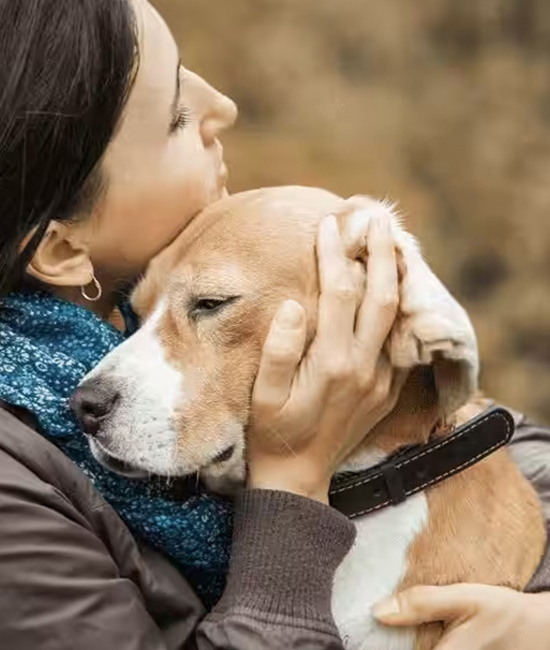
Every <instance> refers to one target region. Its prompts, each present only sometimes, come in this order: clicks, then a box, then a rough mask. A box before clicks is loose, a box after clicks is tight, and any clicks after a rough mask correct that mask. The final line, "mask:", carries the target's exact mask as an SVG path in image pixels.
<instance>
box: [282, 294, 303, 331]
mask: <svg viewBox="0 0 550 650" xmlns="http://www.w3.org/2000/svg"><path fill="white" fill-rule="evenodd" d="M302 318H303V310H302V308H301V307H300V305H299V304H298V303H297V302H296V301H295V300H287V301H286V302H285V303H284V304H283V306H282V307H281V308H280V309H279V311H278V312H277V323H278V324H279V325H282V326H283V327H288V328H296V327H298V326H299V325H301V323H302Z"/></svg>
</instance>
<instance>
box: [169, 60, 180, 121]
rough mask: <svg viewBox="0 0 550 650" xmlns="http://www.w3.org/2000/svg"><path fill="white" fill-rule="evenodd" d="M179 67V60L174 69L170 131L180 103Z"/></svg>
mask: <svg viewBox="0 0 550 650" xmlns="http://www.w3.org/2000/svg"><path fill="white" fill-rule="evenodd" d="M181 66H182V63H181V59H178V65H177V68H176V93H175V95H174V99H173V100H172V112H171V116H172V119H171V120H170V129H171V128H172V126H173V124H174V123H175V122H176V120H177V117H178V106H179V103H180V92H181V81H180V76H181V75H180V73H181Z"/></svg>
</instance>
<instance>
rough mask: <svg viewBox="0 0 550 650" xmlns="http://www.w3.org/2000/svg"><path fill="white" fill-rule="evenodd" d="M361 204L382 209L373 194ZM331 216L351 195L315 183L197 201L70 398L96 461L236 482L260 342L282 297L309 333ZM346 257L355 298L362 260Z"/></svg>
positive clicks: (212, 482)
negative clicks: (133, 326) (320, 251)
mask: <svg viewBox="0 0 550 650" xmlns="http://www.w3.org/2000/svg"><path fill="white" fill-rule="evenodd" d="M372 209H384V207H383V206H382V204H380V203H377V202H374V201H373V202H372ZM346 211H347V212H346ZM367 212H368V209H367ZM331 213H339V214H341V215H342V217H341V219H342V220H345V219H353V218H355V216H354V215H353V205H352V204H349V203H346V201H344V200H343V199H341V198H339V197H337V196H335V195H333V194H331V193H329V192H326V191H323V190H318V189H310V188H298V187H287V188H276V189H275V188H274V189H267V190H256V191H251V192H247V193H243V194H237V195H233V196H232V197H229V198H227V199H224V200H222V201H220V202H218V203H216V204H214V205H212V206H210V207H209V208H207V209H206V210H205V211H204V212H203V213H202V214H201V215H199V217H197V219H196V220H195V221H194V222H192V223H191V224H190V225H189V226H188V228H187V229H186V230H185V231H184V233H183V234H182V235H181V236H180V237H179V238H178V240H177V241H176V242H174V244H172V246H171V247H169V248H168V249H167V250H166V251H165V252H164V253H162V254H161V255H160V256H159V257H158V258H157V259H156V260H154V262H153V263H152V264H151V266H150V268H149V270H148V272H147V274H146V276H145V278H144V279H143V281H142V282H141V283H140V285H139V286H138V287H137V289H136V291H135V293H134V296H133V299H132V303H133V306H134V309H135V310H136V312H137V313H138V315H139V317H140V318H141V320H142V327H141V329H140V330H139V331H138V332H137V333H136V334H135V335H134V336H132V337H131V338H130V339H128V340H127V341H126V342H125V343H124V344H122V345H121V346H120V347H119V348H117V349H116V350H114V351H113V352H112V353H111V354H109V355H108V356H107V357H106V358H105V359H104V360H103V361H102V363H100V364H99V366H98V367H97V368H96V369H95V370H94V371H93V372H92V373H91V374H90V375H88V377H86V379H85V380H84V382H83V383H82V384H81V386H80V388H79V389H78V390H77V392H76V393H75V395H74V396H73V408H74V409H75V411H76V412H77V413H78V415H79V417H80V419H81V421H82V423H83V428H84V430H85V432H86V433H88V434H89V436H90V443H91V445H92V449H93V451H94V453H95V455H96V457H97V458H98V459H99V460H101V461H102V462H104V463H105V464H107V465H108V466H110V467H112V468H113V469H115V470H117V471H128V470H129V468H132V470H131V471H132V472H136V471H137V472H149V473H153V474H161V475H178V476H182V475H188V474H192V473H196V472H200V474H201V476H202V477H203V478H204V479H205V480H206V482H207V484H208V485H209V486H210V487H211V488H213V489H219V488H221V487H222V485H225V484H227V482H228V481H229V482H231V480H234V481H242V479H243V478H244V468H245V465H244V438H245V434H244V432H245V427H246V424H247V421H248V416H249V404H250V396H251V392H252V386H253V382H254V378H255V376H256V373H257V370H258V366H259V362H260V356H261V350H262V344H263V341H264V339H265V337H266V335H267V332H268V330H269V326H270V323H271V319H272V317H273V315H274V313H275V310H276V309H277V307H278V306H279V305H280V304H281V302H282V301H283V300H286V299H289V298H293V299H295V300H297V301H298V302H299V303H300V304H302V305H303V307H304V308H305V311H306V316H307V323H308V338H309V340H311V338H312V337H313V336H314V329H315V323H316V318H317V301H318V291H319V289H318V279H317V270H316V259H315V238H316V232H317V226H318V223H319V221H320V220H321V218H323V217H324V216H325V215H328V214H331ZM348 225H349V224H348ZM355 231H356V235H353V232H354V228H353V227H352V228H348V229H347V232H348V233H350V237H351V239H350V240H348V241H347V247H348V249H349V250H350V251H353V252H355V254H357V255H359V253H360V252H361V251H362V250H363V251H364V235H365V231H366V229H365V228H361V227H359V228H357V229H355ZM349 263H350V270H351V271H352V272H353V273H354V274H355V277H356V281H357V297H358V301H359V300H360V298H361V296H362V293H363V291H364V284H365V271H364V269H365V267H364V264H362V263H361V262H358V261H353V260H352V259H351V258H350V262H349ZM417 347H418V346H417V344H416V342H414V349H415V352H416V348H417Z"/></svg>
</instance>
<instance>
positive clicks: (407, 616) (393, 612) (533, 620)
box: [374, 584, 550, 650]
mask: <svg viewBox="0 0 550 650" xmlns="http://www.w3.org/2000/svg"><path fill="white" fill-rule="evenodd" d="M374 615H375V616H376V618H377V619H378V620H379V621H380V622H381V623H384V624H386V625H396V626H410V625H420V624H422V623H430V622H435V621H442V622H443V624H444V626H445V634H444V636H443V638H442V639H441V641H440V642H439V643H438V644H437V646H436V648H435V650H550V594H547V593H545V594H524V593H520V592H517V591H513V590H511V589H506V588H504V587H489V586H487V585H469V584H460V585H451V586H449V587H413V588H412V589H409V590H408V591H404V592H402V593H401V594H399V595H397V596H396V597H395V598H391V599H389V600H388V601H383V602H382V603H380V604H379V605H377V606H376V607H375V608H374Z"/></svg>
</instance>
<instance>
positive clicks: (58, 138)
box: [0, 0, 397, 650]
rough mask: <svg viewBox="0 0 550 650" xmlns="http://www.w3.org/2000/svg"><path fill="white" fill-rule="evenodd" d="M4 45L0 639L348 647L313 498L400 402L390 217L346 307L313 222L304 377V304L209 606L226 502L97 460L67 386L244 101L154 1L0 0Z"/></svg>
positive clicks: (262, 404) (345, 290)
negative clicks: (312, 334) (130, 475)
mask: <svg viewBox="0 0 550 650" xmlns="http://www.w3.org/2000/svg"><path fill="white" fill-rule="evenodd" d="M0 62H1V63H0V87H1V88H2V95H1V98H0V125H1V126H0V230H1V232H2V239H1V242H0V260H1V265H0V278H1V283H2V289H1V291H2V300H1V305H0V399H1V400H2V403H3V408H2V409H0V521H1V525H0V645H1V647H2V648H10V650H18V649H25V650H28V649H30V648H33V650H40V649H44V650H45V649H49V648H52V649H53V648H55V649H56V650H62V649H64V648H66V649H67V650H68V649H69V648H71V649H72V648H76V647H78V648H79V649H81V650H87V649H88V648H89V649H92V648H94V650H95V649H96V648H98V647H100V648H105V650H107V649H111V648H113V649H114V648H116V649H117V650H122V649H123V648H128V649H130V648H132V649H134V648H140V649H153V648H155V649H158V648H195V647H200V648H222V647H223V648H235V649H236V650H237V649H239V650H244V649H245V648H259V647H262V648H275V647H285V648H292V647H304V645H308V646H309V647H316V648H339V647H341V643H340V641H339V639H338V635H337V632H336V630H335V628H334V624H333V622H332V618H331V615H330V591H331V582H332V577H333V573H334V571H335V568H336V566H337V565H338V564H339V562H340V561H341V560H342V558H343V557H344V555H345V554H346V552H347V550H348V549H349V547H350V544H351V543H352V540H353V526H352V525H351V524H350V523H349V522H348V521H347V520H346V519H345V518H344V517H342V516H340V515H339V514H338V513H336V512H334V511H333V510H331V509H330V508H329V507H328V506H327V505H326V502H327V500H328V485H329V481H330V477H331V475H332V473H333V471H334V469H335V467H336V466H337V465H338V463H339V462H340V461H341V460H342V458H343V457H344V456H345V455H346V454H347V453H348V452H349V451H350V450H351V449H352V448H353V446H354V445H355V443H356V442H357V441H358V440H359V439H360V438H361V437H362V436H363V435H364V432H365V431H368V430H369V428H371V427H372V426H373V425H374V424H375V423H376V422H377V421H379V420H380V419H381V418H382V417H383V416H384V414H385V413H386V412H387V411H388V409H389V408H391V405H392V404H393V402H394V398H395V393H396V390H395V388H396V386H394V387H393V388H392V387H391V383H392V381H391V380H392V374H391V371H390V370H389V368H388V367H387V366H385V365H384V364H383V361H382V359H381V358H380V349H381V347H382V343H383V341H384V339H385V337H386V336H387V333H388V331H389V328H390V327H391V323H392V321H393V319H394V316H395V306H396V302H397V278H396V271H395V259H394V254H393V247H392V245H391V238H390V235H389V228H388V224H384V223H381V224H378V226H377V227H375V228H373V229H372V231H371V233H370V243H371V245H372V247H373V250H376V251H377V253H373V259H372V262H371V264H370V271H371V273H370V278H371V279H370V282H369V289H368V291H367V293H368V294H369V295H368V300H367V301H366V303H365V308H364V309H362V310H361V311H360V312H359V314H357V315H356V305H355V300H354V299H352V297H351V296H352V293H353V292H352V291H351V290H350V281H351V279H348V277H347V274H346V265H345V258H344V254H343V248H342V244H341V242H340V239H339V235H338V230H337V227H336V221H335V219H334V218H332V219H328V220H327V221H326V223H324V224H323V227H322V228H321V229H320V233H319V242H318V245H319V258H320V274H321V278H322V297H321V300H320V310H319V333H318V336H317V338H316V340H315V344H314V345H313V346H312V348H311V351H310V352H309V353H308V355H307V357H306V358H305V359H304V363H302V364H301V366H300V372H299V373H298V374H296V373H297V367H298V362H299V360H300V358H301V356H302V352H303V346H304V338H305V337H304V328H305V323H304V321H305V318H304V313H303V310H302V309H301V307H300V306H299V305H297V304H296V303H293V302H289V303H286V304H285V305H283V306H282V308H281V311H280V312H279V313H278V315H277V317H276V319H275V321H274V324H273V327H272V330H271V333H270V335H269V337H268V339H267V342H266V345H265V350H264V354H263V360H262V365H261V369H260V372H259V375H258V380H257V383H256V386H255V391H254V400H253V401H254V415H255V417H254V421H255V424H254V426H255V428H256V431H255V436H254V438H255V440H256V444H255V446H254V448H253V449H251V450H250V457H249V463H250V472H249V473H250V479H249V489H248V490H246V491H245V492H244V493H243V494H242V495H241V496H240V497H239V498H238V499H237V500H236V504H235V522H234V542H233V548H232V560H231V565H230V567H229V577H228V580H227V585H226V587H225V591H224V593H223V596H222V598H221V601H220V602H219V604H218V606H217V608H216V610H215V612H214V613H212V614H210V615H209V616H206V617H205V609H204V607H203V605H202V603H201V602H200V600H199V598H198V597H197V595H196V594H195V593H194V591H193V589H192V588H191V584H190V582H192V584H193V585H194V586H195V587H196V588H197V590H199V589H202V593H201V595H202V596H203V598H205V600H208V599H210V600H213V599H214V598H213V597H214V596H216V595H217V594H213V593H211V592H209V591H208V588H209V587H211V586H212V584H217V583H215V580H214V578H215V577H216V576H217V575H218V574H219V572H220V570H221V569H222V568H225V567H221V566H218V565H215V564H214V565H213V563H215V562H216V561H217V557H216V553H214V554H213V555H214V557H213V556H212V554H210V555H208V553H209V552H210V553H211V552H212V551H216V550H217V549H218V548H223V542H224V539H225V538H224V536H225V534H226V533H227V532H228V528H227V527H224V526H221V527H220V525H219V522H218V519H222V520H223V518H224V517H225V514H226V510H225V508H226V506H225V505H224V504H222V503H221V502H219V501H215V500H213V499H209V498H207V497H203V496H198V497H193V498H191V499H187V500H185V501H184V502H183V503H178V502H177V501H174V500H173V499H171V498H169V496H170V495H167V494H166V490H164V489H163V486H162V485H161V486H159V485H158V483H157V484H156V485H154V486H153V487H151V486H149V485H143V483H138V482H136V483H135V485H134V484H130V482H128V481H126V483H124V482H123V481H124V479H122V478H118V477H116V476H115V475H106V474H107V473H106V472H103V473H101V470H100V469H98V468H97V467H96V466H95V465H93V464H92V463H91V461H90V459H89V458H88V457H87V456H86V452H85V449H84V447H83V445H82V444H81V443H82V442H85V441H83V438H82V436H81V435H77V433H76V431H75V430H74V429H73V428H72V427H73V426H74V422H73V420H72V419H71V416H70V414H69V412H68V411H67V410H66V399H67V397H68V396H69V395H70V393H71V391H72V389H73V388H74V387H75V385H76V383H77V382H78V380H79V379H80V378H82V377H83V376H84V374H86V372H87V371H88V370H90V369H91V367H92V366H93V365H94V363H97V362H98V361H99V359H100V358H101V356H102V355H103V354H105V353H106V352H107V351H108V350H109V349H111V348H112V347H113V346H114V345H116V344H117V343H118V342H120V340H121V337H122V335H121V334H120V332H118V331H117V330H116V329H115V328H114V327H112V326H111V325H109V323H108V322H107V321H108V320H110V319H111V320H113V319H114V318H115V317H116V319H118V320H120V314H119V313H118V312H117V310H116V307H117V304H118V302H119V299H120V292H121V290H123V289H124V288H125V287H127V286H128V285H130V284H131V283H132V282H133V281H134V279H135V278H136V276H138V275H139V273H141V272H142V271H143V269H144V268H145V266H146V265H147V263H148V262H149V260H150V259H151V258H152V257H153V256H154V255H155V254H157V253H158V252H159V251H160V250H161V249H162V248H164V247H165V246H166V245H167V244H169V243H170V241H171V240H172V239H173V238H174V237H175V236H176V235H177V234H178V233H179V232H180V231H181V230H182V228H184V227H185V225H186V223H187V222H188V221H189V220H190V219H191V218H192V217H193V216H194V215H195V214H196V213H197V212H198V211H200V210H201V209H202V208H203V207H204V206H205V205H207V204H208V203H209V202H211V201H214V200H216V199H218V198H220V197H221V196H223V194H224V193H225V183H226V170H225V166H224V163H223V156H222V149H221V146H220V144H219V141H218V134H219V133H220V131H221V130H222V129H223V128H225V127H229V126H231V125H232V123H233V121H234V120H235V115H236V108H235V106H234V104H233V102H231V101H230V100H229V99H228V98H226V97H224V96H223V95H221V94H220V93H218V92H217V91H215V90H214V89H213V88H211V87H210V86H209V85H208V84H207V83H206V82H205V81H203V80H202V79H201V78H200V77H198V76H197V75H195V74H193V73H192V72H190V71H188V70H185V69H184V68H183V67H182V65H181V64H180V61H179V56H178V51H177V48H176V44H175V42H174V40H173V38H172V36H171V34H170V32H169V30H168V28H167V27H166V25H165V23H164V22H163V21H162V19H161V18H160V16H159V15H158V14H157V13H156V12H155V11H154V9H153V8H152V6H151V5H150V4H149V3H148V2H146V1H145V0H24V1H22V0H1V1H0ZM113 312H115V317H113ZM356 316H357V325H356V326H355V327H354V323H355V320H356ZM358 345H361V350H362V354H361V357H362V364H361V366H356V367H353V366H352V365H351V364H352V359H353V358H359V355H356V354H354V353H352V346H358ZM335 384H337V386H338V403H337V404H336V403H335V398H334V395H335V391H334V390H330V389H331V388H332V389H334V387H335ZM358 415H359V417H358ZM352 418H353V419H352ZM26 425H30V426H26ZM274 428H277V429H278V430H279V431H280V432H281V435H283V436H284V437H285V439H286V441H287V446H285V447H283V448H282V449H281V448H280V446H279V445H278V444H276V442H277V441H273V440H271V439H270V431H272V430H273V429H274ZM33 429H35V430H33ZM52 443H54V444H52ZM289 448H291V449H292V450H293V453H292V454H291V455H289V454H288V451H287V450H288V449H289ZM90 478H91V479H92V480H90ZM103 497H105V499H106V500H107V501H109V503H107V501H106V500H105V499H104V498H103ZM110 504H111V505H112V506H114V507H115V508H116V509H117V510H118V511H119V513H120V515H121V517H123V519H124V521H125V522H126V524H127V525H128V527H129V528H130V529H131V530H132V531H137V534H136V536H133V535H132V534H131V533H130V531H129V529H128V528H127V527H126V526H125V525H124V523H123V521H122V520H121V519H120V518H119V517H118V515H117V513H116V512H115V510H114V509H113V508H112V507H111V505H110ZM159 508H160V509H161V510H160V513H159ZM174 522H175V523H174ZM152 546H155V548H157V549H160V550H161V551H162V554H159V553H157V552H155V551H154V550H153V549H152ZM205 553H206V555H205ZM174 565H178V566H174ZM180 565H181V566H180ZM179 569H183V570H182V571H180V570H179ZM184 575H185V577H184Z"/></svg>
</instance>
